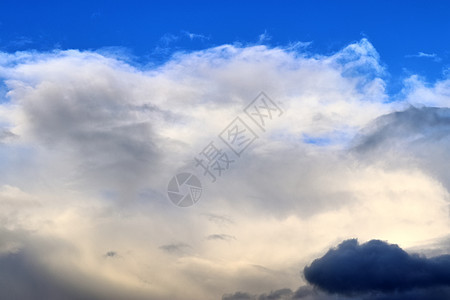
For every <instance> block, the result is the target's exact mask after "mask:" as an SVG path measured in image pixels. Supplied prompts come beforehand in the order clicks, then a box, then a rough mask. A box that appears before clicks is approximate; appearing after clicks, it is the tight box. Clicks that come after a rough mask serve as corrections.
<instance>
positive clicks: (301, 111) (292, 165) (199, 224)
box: [0, 39, 450, 300]
mask: <svg viewBox="0 0 450 300" xmlns="http://www.w3.org/2000/svg"><path fill="white" fill-rule="evenodd" d="M306 49H307V48H305V47H301V46H297V47H290V46H289V47H285V48H283V47H268V46H265V45H253V46H246V45H221V46H218V47H214V48H209V49H205V50H201V51H195V52H184V53H177V54H175V55H174V56H173V57H172V58H171V59H169V60H168V61H167V62H166V63H164V64H162V65H160V66H157V67H155V66H136V65H131V64H130V63H129V57H126V54H124V53H122V54H118V53H117V52H114V53H108V51H107V50H105V49H103V51H77V50H68V51H57V50H55V51H54V52H48V53H39V52H17V53H12V54H11V53H0V78H1V85H0V91H2V94H1V96H0V97H1V101H0V128H1V129H0V167H1V169H2V172H0V208H1V209H0V224H1V226H2V229H3V230H4V231H3V232H4V237H8V238H4V239H2V240H1V241H2V243H1V245H0V255H1V259H2V264H3V265H4V266H8V267H5V270H7V269H8V270H9V269H12V268H14V266H17V270H23V268H22V267H21V266H22V265H23V263H22V262H23V260H24V259H26V261H27V262H30V265H31V266H36V272H35V273H33V274H50V275H49V276H44V277H42V278H35V277H37V276H34V277H33V278H31V279H30V280H25V279H26V278H28V277H26V276H27V275H26V274H23V272H16V273H11V278H15V279H14V280H15V281H20V278H21V277H23V278H24V280H23V281H22V282H23V283H24V284H23V286H20V287H18V288H17V289H13V290H11V293H12V294H15V295H17V298H24V299H27V298H26V297H27V296H26V295H25V296H24V294H27V295H32V294H33V295H36V294H41V295H42V297H43V298H45V297H47V298H48V297H50V298H51V297H52V295H53V294H52V293H53V292H52V290H51V288H50V287H51V286H54V287H55V289H57V290H58V291H63V292H61V293H66V291H68V290H70V291H72V290H75V291H79V292H78V293H79V294H76V295H74V296H73V297H72V298H73V299H77V298H76V297H81V298H85V299H86V298H89V299H111V298H115V299H130V298H131V299H133V297H135V298H136V299H159V300H160V299H171V300H177V299H183V300H186V299H196V300H198V299H216V298H220V297H221V296H222V295H224V294H228V293H231V295H234V294H233V293H234V291H243V292H242V293H246V294H248V295H249V296H250V297H253V296H255V295H256V296H257V297H259V296H262V295H265V296H264V297H266V298H267V299H271V297H272V298H275V299H276V297H278V298H280V297H281V298H280V299H283V297H284V298H287V299H288V298H289V297H303V298H302V299H326V297H328V295H327V294H325V293H323V292H320V291H315V290H311V289H309V288H307V287H306V288H301V289H299V290H297V287H298V286H299V285H301V284H303V279H302V278H301V277H300V276H299V270H300V269H301V268H302V266H304V265H305V264H307V263H309V262H310V261H311V260H312V259H313V258H314V257H317V253H320V252H322V251H323V249H328V248H329V247H330V245H334V244H336V241H337V240H343V239H347V238H350V237H354V236H357V237H359V238H360V239H361V240H370V239H372V238H373V237H374V236H376V237H379V238H380V239H383V240H387V241H389V242H391V243H398V244H399V245H400V246H401V247H404V248H405V247H419V248H420V247H422V246H423V247H425V246H427V245H430V244H433V245H436V247H437V248H439V247H441V245H442V241H443V240H445V239H446V238H447V234H448V232H449V219H448V199H449V198H448V196H449V192H448V191H449V185H448V179H446V178H447V177H446V176H445V174H446V173H445V165H444V164H443V163H442V162H443V161H447V160H446V158H447V157H448V154H447V153H446V151H445V149H446V146H447V142H448V138H447V134H446V132H447V129H448V128H447V124H446V122H447V111H446V110H447V108H446V107H448V103H450V100H449V98H448V97H447V96H448V95H449V93H448V91H450V89H449V85H448V82H447V81H445V80H442V81H439V82H436V83H434V84H433V85H427V84H425V83H424V82H423V81H421V80H420V78H418V77H414V76H413V77H410V78H408V79H407V81H406V82H405V88H404V90H403V91H402V99H400V100H397V101H392V99H391V98H390V95H388V94H387V93H386V90H385V86H386V83H385V79H384V78H385V76H386V70H385V68H384V67H383V64H382V62H381V60H380V57H379V55H378V53H377V51H376V50H375V48H374V47H373V45H371V44H370V42H369V41H368V40H366V39H362V40H361V41H358V42H355V43H352V44H350V45H348V46H347V47H344V48H343V49H341V50H340V51H337V52H336V53H332V54H329V55H318V54H315V53H310V52H308V51H307V50H306ZM260 91H264V92H265V93H267V95H269V96H270V97H271V98H272V99H273V100H274V101H276V103H277V105H280V107H281V108H282V109H283V111H284V113H283V116H282V117H280V118H279V119H277V120H275V121H274V122H272V123H271V124H270V127H268V128H267V130H266V131H265V132H262V131H258V139H257V140H256V141H255V142H254V144H252V146H251V147H249V148H248V149H247V150H246V152H245V153H243V155H242V157H241V158H240V159H238V160H236V161H237V162H236V164H234V165H233V166H232V167H231V168H230V170H228V171H227V173H224V174H223V176H221V177H220V178H219V179H218V181H217V183H214V184H213V183H211V182H210V180H209V178H208V177H205V176H203V173H202V171H201V170H199V169H196V167H195V164H194V157H195V155H197V154H198V153H199V152H200V151H201V150H202V149H203V148H204V147H205V146H206V145H207V144H208V143H209V142H210V141H211V140H215V141H216V140H218V139H217V135H218V134H219V133H220V132H221V131H222V130H223V129H224V128H225V127H226V126H227V125H228V124H229V122H231V120H233V119H234V118H235V117H236V116H241V117H242V118H244V119H245V115H244V114H243V111H242V110H243V108H244V107H245V106H246V105H248V103H249V102H250V101H252V100H253V99H254V97H255V96H256V95H257V94H258V93H259V92H260ZM410 105H414V107H415V108H409V107H410ZM422 106H427V107H423V108H422ZM428 106H437V107H440V108H439V109H437V108H431V107H428ZM245 120H246V121H247V122H248V124H249V126H251V125H250V124H251V122H252V121H251V120H249V119H245ZM436 120H437V121H436ZM418 122H419V124H418ZM254 129H255V130H259V129H258V128H254ZM320 141H326V142H320ZM218 146H220V147H221V148H222V149H223V150H226V149H227V148H226V145H224V144H219V143H218ZM425 150H427V151H430V152H425ZM425 153H429V155H425ZM392 162H395V163H392ZM180 171H189V172H193V173H196V174H197V176H198V177H199V178H200V179H201V181H202V184H203V187H204V189H203V194H202V198H201V199H200V201H199V202H198V203H197V204H196V205H195V206H194V207H192V208H189V209H179V208H177V207H175V206H174V205H173V204H172V203H171V202H170V201H169V200H168V199H167V196H166V189H167V183H168V181H169V180H170V178H171V177H172V176H173V175H175V174H177V173H178V172H180ZM374 199H376V201H375V200H374ZM299 249H302V250H301V251H299ZM113 253H115V254H113ZM50 254H51V255H50ZM5 272H6V271H5ZM5 274H7V273H5ZM61 274H64V276H62V275H61ZM14 276H16V277H14ZM2 278H7V275H5V276H3V277H2ZM80 278H81V279H80ZM83 278H85V280H82V279H83ZM44 279H45V280H46V282H45V283H39V286H42V287H45V288H44V289H45V290H47V289H48V291H44V290H36V289H35V287H36V284H35V283H33V282H35V281H39V280H44ZM5 282H8V281H5ZM39 282H40V281H39ZM61 282H62V283H61ZM60 286H61V288H60V289H59V287H60ZM110 286H114V287H115V289H114V290H112V289H110V288H108V287H110ZM19 290H20V291H19ZM84 291H86V292H84ZM271 291H272V292H271ZM58 293H59V292H58ZM57 295H60V294H57ZM67 295H68V296H67V298H69V299H71V296H70V293H69V292H67ZM111 295H113V296H111ZM256 296H255V297H256ZM55 297H56V296H55ZM96 297H97V298H96ZM266 298H262V299H266Z"/></svg>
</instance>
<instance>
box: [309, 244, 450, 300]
mask: <svg viewBox="0 0 450 300" xmlns="http://www.w3.org/2000/svg"><path fill="white" fill-rule="evenodd" d="M304 275H305V278H306V280H307V281H308V282H309V283H311V284H312V285H314V286H316V287H318V288H320V289H322V290H324V291H327V292H329V293H337V294H343V295H355V294H365V293H373V292H382V293H394V292H405V291H406V292H407V291H409V290H415V289H427V288H437V287H446V286H450V255H442V256H437V257H432V258H426V257H423V256H419V255H417V254H408V253H407V252H405V251H404V250H402V249H401V248H400V247H399V246H397V245H393V244H388V243H386V242H383V241H379V240H371V241H369V242H367V243H364V244H361V245H360V244H358V241H357V240H356V239H352V240H347V241H344V242H342V243H341V244H340V245H338V247H337V248H335V249H330V250H329V251H328V252H327V253H326V254H325V255H324V256H323V257H321V258H318V259H316V260H314V261H313V262H312V264H311V265H310V266H307V267H305V269H304ZM422 292H423V291H422ZM386 299H389V298H386ZM424 299H425V298H424Z"/></svg>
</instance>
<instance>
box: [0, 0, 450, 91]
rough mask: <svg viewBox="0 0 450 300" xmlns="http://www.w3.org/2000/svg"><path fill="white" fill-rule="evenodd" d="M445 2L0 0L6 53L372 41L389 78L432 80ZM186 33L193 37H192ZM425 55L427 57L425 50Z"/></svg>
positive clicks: (447, 41) (153, 55) (162, 53)
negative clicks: (415, 75)
mask: <svg viewBox="0 0 450 300" xmlns="http://www.w3.org/2000/svg"><path fill="white" fill-rule="evenodd" d="M449 10H450V3H448V2H447V1H434V2H431V3H430V2H429V1H283V2H275V1H72V2H70V1H69V2H67V1H43V3H41V2H36V1H8V0H6V1H2V2H1V3H0V49H1V50H2V51H8V52H14V51H17V50H29V49H36V50H39V51H41V50H52V49H54V48H55V47H56V48H60V49H81V50H83V49H89V50H96V49H99V48H104V47H123V48H126V50H127V51H128V53H129V54H134V55H135V56H136V57H135V58H136V59H137V60H138V61H139V62H140V63H145V62H157V63H161V62H164V61H166V60H167V59H168V57H169V56H170V55H171V54H172V53H174V52H175V51H182V50H185V51H189V50H199V49H204V48H207V47H211V46H217V45H222V44H228V43H243V44H249V43H258V42H259V36H260V35H262V34H266V39H265V40H264V41H261V43H263V44H267V45H271V46H286V45H289V44H290V43H295V42H298V41H302V42H312V44H311V45H310V48H309V49H310V50H311V51H313V52H314V53H323V54H329V53H332V52H334V51H337V50H339V49H341V48H343V47H344V46H346V45H347V44H349V43H351V42H354V41H357V40H359V39H361V38H362V37H367V38H368V39H369V41H370V42H371V43H372V44H373V45H374V46H375V48H376V49H377V51H378V52H379V53H380V56H381V61H382V62H383V63H384V64H385V66H386V68H387V71H388V73H389V75H390V76H391V77H390V78H389V80H388V81H387V83H388V89H389V90H390V91H391V92H392V93H395V92H397V91H398V89H399V88H400V86H399V81H400V80H401V79H403V78H405V77H407V76H409V75H411V74H413V73H414V74H419V75H421V76H424V77H425V78H426V79H427V80H428V81H434V80H436V79H438V78H442V77H443V76H446V75H445V74H447V73H446V72H448V71H446V70H448V68H449V59H450V52H449V50H448V49H449V46H450V30H449V29H450V18H448V12H449ZM189 34H192V36H191V37H189ZM421 53H422V54H421Z"/></svg>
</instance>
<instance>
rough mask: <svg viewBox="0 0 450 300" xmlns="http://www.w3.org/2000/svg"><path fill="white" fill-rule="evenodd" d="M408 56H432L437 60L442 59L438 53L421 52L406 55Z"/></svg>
mask: <svg viewBox="0 0 450 300" xmlns="http://www.w3.org/2000/svg"><path fill="white" fill-rule="evenodd" d="M406 57H418V58H422V57H423V58H432V59H433V60H434V61H435V62H440V61H441V58H440V57H439V56H438V55H437V54H436V53H424V52H419V53H417V54H413V55H406Z"/></svg>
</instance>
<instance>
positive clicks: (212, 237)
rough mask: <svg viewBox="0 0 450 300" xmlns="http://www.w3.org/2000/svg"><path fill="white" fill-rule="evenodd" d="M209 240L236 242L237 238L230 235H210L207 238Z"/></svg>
mask: <svg viewBox="0 0 450 300" xmlns="http://www.w3.org/2000/svg"><path fill="white" fill-rule="evenodd" d="M206 239H207V240H222V241H230V240H235V239H236V238H235V237H234V236H232V235H228V234H210V235H208V236H207V237H206Z"/></svg>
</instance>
